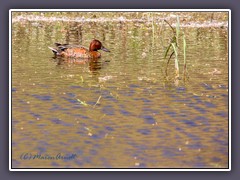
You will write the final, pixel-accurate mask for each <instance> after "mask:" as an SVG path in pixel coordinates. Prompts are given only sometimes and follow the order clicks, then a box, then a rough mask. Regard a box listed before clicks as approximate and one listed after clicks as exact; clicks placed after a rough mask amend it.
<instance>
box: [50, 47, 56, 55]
mask: <svg viewBox="0 0 240 180" xmlns="http://www.w3.org/2000/svg"><path fill="white" fill-rule="evenodd" d="M48 48H49V49H51V50H52V52H53V53H54V54H57V53H58V50H57V49H54V48H52V47H48Z"/></svg>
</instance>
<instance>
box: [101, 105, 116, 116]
mask: <svg viewBox="0 0 240 180" xmlns="http://www.w3.org/2000/svg"><path fill="white" fill-rule="evenodd" d="M102 112H103V113H104V114H106V115H110V116H112V115H114V114H115V112H114V108H113V107H112V106H110V105H107V106H104V107H103V108H102Z"/></svg>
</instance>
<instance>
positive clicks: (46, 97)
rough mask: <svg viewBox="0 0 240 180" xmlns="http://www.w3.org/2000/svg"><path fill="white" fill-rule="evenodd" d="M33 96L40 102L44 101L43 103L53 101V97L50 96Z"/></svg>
mask: <svg viewBox="0 0 240 180" xmlns="http://www.w3.org/2000/svg"><path fill="white" fill-rule="evenodd" d="M32 96H33V97H35V98H37V99H39V100H42V101H51V100H52V96H48V95H39V94H33V95H32Z"/></svg>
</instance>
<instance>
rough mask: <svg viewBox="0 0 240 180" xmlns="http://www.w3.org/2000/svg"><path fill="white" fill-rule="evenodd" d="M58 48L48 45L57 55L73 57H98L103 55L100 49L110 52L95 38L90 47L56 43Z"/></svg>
mask: <svg viewBox="0 0 240 180" xmlns="http://www.w3.org/2000/svg"><path fill="white" fill-rule="evenodd" d="M55 45H56V48H52V47H48V48H49V49H51V50H52V52H53V53H54V54H55V55H56V56H60V57H71V58H80V59H96V58H100V57H101V53H100V52H99V51H98V50H103V51H106V52H110V51H109V50H108V49H107V48H105V47H104V46H103V45H102V43H101V42H100V41H99V40H97V39H94V40H92V42H91V43H90V46H89V49H87V48H86V47H84V46H81V45H70V44H60V43H55Z"/></svg>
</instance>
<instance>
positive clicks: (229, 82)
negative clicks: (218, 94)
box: [9, 9, 232, 171]
mask: <svg viewBox="0 0 240 180" xmlns="http://www.w3.org/2000/svg"><path fill="white" fill-rule="evenodd" d="M21 11H26V12H41V11H46V12H111V11H112V12H228V15H229V21H228V33H229V34H228V68H229V69H228V98H229V100H228V124H229V127H228V128H229V129H228V137H229V144H228V145H229V147H228V157H229V164H228V167H229V168H228V169H205V168H202V169H197V168H192V169H187V168H186V169H157V168H156V169H151V168H136V169H135V168H134V169H131V168H129V169H127V168H124V169H122V168H104V169H97V168H96V169H87V168H86V169H71V168H69V169H64V168H63V169H60V168H59V169H58V168H57V169H54V168H51V169H40V168H39V169H38V168H33V169H29V168H24V169H14V168H12V159H11V158H12V154H11V152H12V146H11V145H12V141H11V140H12V129H11V127H12V51H11V50H12V49H11V48H12V12H21ZM231 30H232V29H231V10H230V9H10V10H9V171H231Z"/></svg>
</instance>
